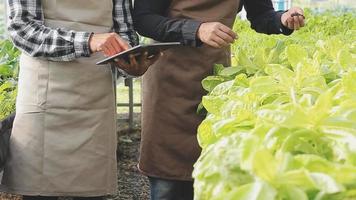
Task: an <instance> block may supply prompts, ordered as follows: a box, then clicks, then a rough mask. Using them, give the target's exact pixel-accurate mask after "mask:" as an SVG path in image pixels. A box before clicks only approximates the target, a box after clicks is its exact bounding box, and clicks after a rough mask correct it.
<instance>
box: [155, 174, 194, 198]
mask: <svg viewBox="0 0 356 200" xmlns="http://www.w3.org/2000/svg"><path fill="white" fill-rule="evenodd" d="M148 178H149V181H150V187H151V200H193V198H194V189H193V181H177V180H165V179H159V178H153V177H148Z"/></svg>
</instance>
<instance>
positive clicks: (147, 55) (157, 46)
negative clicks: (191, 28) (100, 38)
mask: <svg viewBox="0 0 356 200" xmlns="http://www.w3.org/2000/svg"><path fill="white" fill-rule="evenodd" d="M178 46H181V44H180V43H179V42H173V43H154V44H149V45H138V46H135V47H133V48H130V49H128V50H126V51H123V52H120V53H118V54H116V55H113V56H110V57H108V58H105V59H103V60H101V61H99V62H97V63H96V64H97V65H106V64H108V63H114V64H116V65H117V66H118V67H119V68H120V69H122V70H124V71H125V72H126V73H128V74H130V75H133V76H142V75H143V74H144V73H145V72H146V71H147V70H148V68H149V67H150V66H151V65H152V64H153V63H155V62H156V61H157V60H158V59H159V58H160V56H161V55H162V52H163V51H164V50H167V49H169V48H173V47H178Z"/></svg>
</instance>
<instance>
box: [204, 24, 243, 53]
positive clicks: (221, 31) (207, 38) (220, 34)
mask: <svg viewBox="0 0 356 200" xmlns="http://www.w3.org/2000/svg"><path fill="white" fill-rule="evenodd" d="M197 36H198V38H199V39H200V40H201V41H202V42H204V43H205V44H207V45H210V46H212V47H215V48H223V47H227V46H229V45H230V44H232V43H233V42H234V40H235V39H236V38H237V34H236V33H234V31H232V30H231V29H230V28H229V27H227V26H225V25H224V24H222V23H219V22H206V23H203V24H201V25H200V27H199V30H198V33H197Z"/></svg>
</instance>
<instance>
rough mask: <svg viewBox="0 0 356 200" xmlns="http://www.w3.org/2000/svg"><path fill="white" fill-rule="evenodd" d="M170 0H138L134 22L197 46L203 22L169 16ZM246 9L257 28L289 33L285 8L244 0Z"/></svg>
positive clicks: (161, 37)
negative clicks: (278, 9) (286, 25)
mask: <svg viewBox="0 0 356 200" xmlns="http://www.w3.org/2000/svg"><path fill="white" fill-rule="evenodd" d="M170 4H171V0H135V8H134V14H133V18H134V26H135V28H136V30H137V31H138V33H140V34H141V35H143V36H146V37H150V38H152V39H154V40H157V41H161V42H181V43H183V44H184V45H190V46H197V45H198V44H199V43H200V41H199V40H198V39H197V31H198V29H199V27H200V24H201V23H202V22H200V21H196V20H193V19H174V18H169V17H167V16H166V12H167V9H168V8H169V6H170ZM242 6H244V8H245V9H246V12H247V19H248V20H249V21H250V22H251V27H252V28H253V29H255V30H256V31H257V32H260V33H266V34H285V35H289V34H291V33H292V30H289V29H287V28H285V27H284V26H283V25H282V23H281V16H282V14H283V13H284V11H275V10H274V8H273V4H272V1H271V0H242V1H241V3H240V7H239V8H236V9H238V10H241V9H242Z"/></svg>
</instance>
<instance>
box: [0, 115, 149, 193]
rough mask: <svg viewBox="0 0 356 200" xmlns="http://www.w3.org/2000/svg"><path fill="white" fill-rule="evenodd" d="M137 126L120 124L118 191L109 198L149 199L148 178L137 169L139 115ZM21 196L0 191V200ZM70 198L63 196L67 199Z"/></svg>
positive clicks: (136, 120)
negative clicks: (130, 126) (129, 129)
mask: <svg viewBox="0 0 356 200" xmlns="http://www.w3.org/2000/svg"><path fill="white" fill-rule="evenodd" d="M135 118H136V119H135V122H136V126H135V127H136V128H135V130H133V131H128V128H127V124H124V125H122V123H121V125H122V126H120V130H119V139H118V140H119V141H118V170H119V172H118V173H119V177H118V185H119V186H118V187H119V188H118V193H117V195H115V196H112V197H108V198H107V200H148V199H149V185H148V181H147V178H146V177H144V176H142V175H141V174H140V173H139V172H138V169H137V159H138V152H139V146H140V127H139V123H138V119H139V116H136V117H135ZM21 199H22V198H21V197H19V196H13V195H9V194H4V193H0V200H21ZM67 199H70V198H62V200H67Z"/></svg>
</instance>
